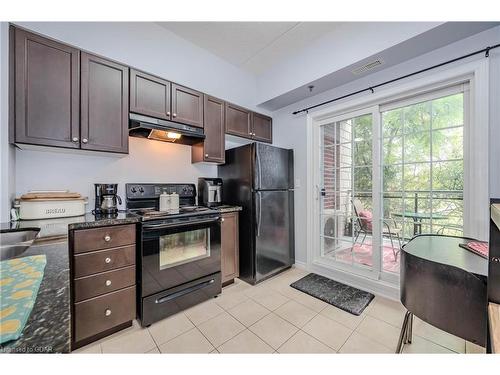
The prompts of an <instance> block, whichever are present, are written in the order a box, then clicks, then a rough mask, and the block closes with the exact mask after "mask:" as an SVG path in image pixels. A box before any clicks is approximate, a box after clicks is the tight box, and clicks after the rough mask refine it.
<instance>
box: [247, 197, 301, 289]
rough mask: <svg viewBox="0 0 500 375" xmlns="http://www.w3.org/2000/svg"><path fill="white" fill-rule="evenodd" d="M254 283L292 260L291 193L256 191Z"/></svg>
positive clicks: (284, 266)
mask: <svg viewBox="0 0 500 375" xmlns="http://www.w3.org/2000/svg"><path fill="white" fill-rule="evenodd" d="M254 202H255V211H254V212H255V216H256V217H255V238H256V241H255V265H256V269H255V281H256V282H258V281H260V280H262V279H264V278H266V277H269V276H271V275H273V274H275V273H277V272H279V271H280V270H282V269H284V268H286V267H290V266H291V265H292V264H293V263H294V261H295V248H294V233H293V231H294V226H293V192H291V191H256V192H255V193H254Z"/></svg>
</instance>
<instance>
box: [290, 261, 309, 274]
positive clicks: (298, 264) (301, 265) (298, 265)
mask: <svg viewBox="0 0 500 375" xmlns="http://www.w3.org/2000/svg"><path fill="white" fill-rule="evenodd" d="M293 267H295V268H298V269H301V270H306V271H307V263H306V262H302V261H300V260H295V263H294V264H293Z"/></svg>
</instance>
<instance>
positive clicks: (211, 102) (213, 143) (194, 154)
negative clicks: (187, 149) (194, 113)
mask: <svg viewBox="0 0 500 375" xmlns="http://www.w3.org/2000/svg"><path fill="white" fill-rule="evenodd" d="M204 108H205V109H204V124H205V125H204V130H205V140H204V141H203V142H200V143H198V144H195V145H193V146H192V148H191V162H192V163H198V162H211V163H224V160H225V139H226V137H225V129H224V124H225V121H224V119H225V110H224V101H223V100H220V99H217V98H214V97H212V96H208V95H205V98H204Z"/></svg>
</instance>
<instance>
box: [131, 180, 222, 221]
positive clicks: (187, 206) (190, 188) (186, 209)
mask: <svg viewBox="0 0 500 375" xmlns="http://www.w3.org/2000/svg"><path fill="white" fill-rule="evenodd" d="M162 193H167V194H172V193H177V194H178V195H179V203H180V206H179V209H178V210H170V211H158V207H159V200H160V194H162ZM125 198H126V204H127V208H128V211H129V212H131V213H134V214H136V215H139V216H141V217H142V220H143V221H149V220H160V219H170V218H177V217H182V218H184V217H190V216H198V215H199V216H204V215H208V214H216V213H217V211H214V210H211V209H210V208H208V207H203V206H196V187H195V185H194V184H156V183H152V184H151V183H149V184H148V183H140V184H138V183H136V184H126V185H125Z"/></svg>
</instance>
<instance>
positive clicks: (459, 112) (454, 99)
mask: <svg viewBox="0 0 500 375" xmlns="http://www.w3.org/2000/svg"><path fill="white" fill-rule="evenodd" d="M463 97H464V95H463V94H462V93H459V94H455V95H451V96H446V97H444V98H439V99H435V100H433V101H432V128H433V129H437V128H446V127H450V126H458V125H463V123H464V98H463Z"/></svg>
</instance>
